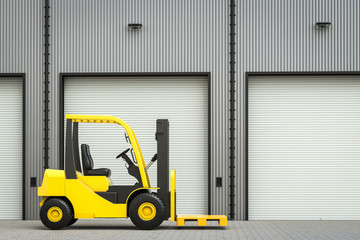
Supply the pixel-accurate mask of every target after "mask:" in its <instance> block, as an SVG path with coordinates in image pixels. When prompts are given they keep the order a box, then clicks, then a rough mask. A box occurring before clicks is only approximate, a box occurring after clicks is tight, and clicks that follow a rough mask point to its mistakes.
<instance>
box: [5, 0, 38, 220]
mask: <svg viewBox="0 0 360 240" xmlns="http://www.w3.org/2000/svg"><path fill="white" fill-rule="evenodd" d="M42 10H43V7H42V1H41V0H32V1H28V0H16V1H13V0H1V1H0V36H1V40H0V73H25V74H26V80H25V81H26V103H25V105H26V106H25V107H26V139H25V141H26V150H25V156H26V163H27V165H26V173H25V179H26V182H25V190H26V205H25V207H26V209H27V211H26V214H25V217H26V219H35V218H38V215H39V207H38V205H39V204H38V203H39V201H38V197H37V189H36V188H30V177H37V183H38V184H39V183H40V181H41V179H40V178H42V165H43V157H42V143H43V142H42V141H43V140H42V123H43V122H42V119H43V118H42V117H43V116H42V106H43V105H42V104H43V102H42V94H43V91H42V89H43V87H42V85H43V82H42V76H43V75H42V72H43V62H42V58H43V54H42V44H43V40H42V37H43V35H42V32H43V23H42V21H43V14H42Z"/></svg>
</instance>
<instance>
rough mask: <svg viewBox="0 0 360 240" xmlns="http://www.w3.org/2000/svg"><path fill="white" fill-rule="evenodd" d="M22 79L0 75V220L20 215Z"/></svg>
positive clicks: (15, 217) (18, 217)
mask: <svg viewBox="0 0 360 240" xmlns="http://www.w3.org/2000/svg"><path fill="white" fill-rule="evenodd" d="M22 120H23V118H22V80H21V79H14V78H11V79H8V78H0V219H21V218H22Z"/></svg>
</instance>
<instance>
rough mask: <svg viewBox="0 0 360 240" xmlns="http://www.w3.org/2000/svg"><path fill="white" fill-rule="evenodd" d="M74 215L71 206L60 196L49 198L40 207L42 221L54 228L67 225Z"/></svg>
mask: <svg viewBox="0 0 360 240" xmlns="http://www.w3.org/2000/svg"><path fill="white" fill-rule="evenodd" d="M73 216H74V214H73V212H72V209H71V206H70V205H69V204H68V203H67V202H66V201H64V200H63V199H60V198H51V199H49V200H47V201H46V202H45V203H44V205H43V206H42V207H41V209H40V219H41V222H42V223H43V224H44V225H45V226H46V227H48V228H50V229H53V230H57V229H61V228H64V227H67V226H68V225H69V223H70V222H71V220H72V219H73Z"/></svg>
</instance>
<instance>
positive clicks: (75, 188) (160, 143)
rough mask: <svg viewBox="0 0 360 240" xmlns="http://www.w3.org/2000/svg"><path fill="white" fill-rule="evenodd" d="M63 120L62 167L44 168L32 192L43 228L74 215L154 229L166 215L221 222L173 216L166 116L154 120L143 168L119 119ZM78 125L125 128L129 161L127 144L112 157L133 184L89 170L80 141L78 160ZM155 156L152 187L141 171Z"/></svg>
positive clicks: (221, 219) (201, 219) (181, 218)
mask: <svg viewBox="0 0 360 240" xmlns="http://www.w3.org/2000/svg"><path fill="white" fill-rule="evenodd" d="M66 119H67V120H66V143H65V149H66V150H65V152H66V153H65V170H55V169H46V170H45V173H44V178H43V182H42V186H41V187H39V188H38V196H41V197H42V200H41V202H40V206H41V209H40V219H41V221H42V223H43V224H44V225H45V226H46V227H48V228H50V229H61V228H64V227H67V226H70V225H72V224H74V223H75V222H76V221H77V219H79V218H127V217H130V219H131V221H132V222H133V223H134V224H135V225H136V226H137V227H138V228H140V229H154V228H157V227H158V226H159V225H160V224H161V223H162V222H163V221H164V220H168V219H169V218H170V220H171V221H176V223H177V225H178V226H182V225H184V224H185V221H197V223H198V225H199V226H206V223H207V221H217V222H218V223H219V225H220V226H226V225H227V217H226V216H224V215H176V202H175V193H176V186H175V184H176V183H175V181H176V174H175V171H174V170H171V172H170V171H169V122H168V120H167V119H158V120H157V121H156V140H157V154H155V155H154V157H153V158H152V159H151V161H150V162H149V164H148V165H147V166H146V165H145V162H144V158H143V156H142V153H141V150H140V146H139V143H138V141H137V139H136V136H135V133H134V131H133V130H132V128H131V127H130V126H129V125H128V124H127V123H125V122H124V121H122V120H121V119H119V118H117V117H112V116H97V115H66ZM79 123H114V124H119V125H121V126H122V127H123V128H124V129H125V131H126V134H125V138H126V139H127V140H129V141H130V144H131V147H132V149H131V152H133V153H134V156H133V160H131V159H130V157H129V156H128V155H127V153H128V152H129V151H130V148H128V149H126V150H124V151H123V152H121V153H120V154H119V155H118V156H117V157H116V158H122V159H123V160H124V161H126V163H127V165H126V167H127V169H128V173H129V174H130V175H131V176H133V177H134V178H135V179H136V180H137V182H136V183H135V184H134V185H112V181H111V179H110V175H111V170H110V169H108V168H100V169H94V168H93V167H94V163H93V159H92V157H91V153H90V147H89V146H88V145H86V144H82V145H81V162H82V164H81V162H80V149H79V137H78V135H79V126H78V124H79ZM156 160H158V163H157V182H158V187H151V186H150V181H149V176H148V173H147V170H148V169H149V167H150V166H151V165H152V164H153V163H154V162H155V161H156ZM81 165H82V166H81ZM169 173H170V175H171V177H170V179H171V182H170V181H169ZM169 182H170V191H169ZM155 191H156V192H155Z"/></svg>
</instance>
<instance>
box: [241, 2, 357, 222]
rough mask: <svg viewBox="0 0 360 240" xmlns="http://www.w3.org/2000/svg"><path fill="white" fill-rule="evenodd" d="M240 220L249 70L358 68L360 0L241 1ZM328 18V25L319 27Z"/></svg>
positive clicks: (243, 203)
mask: <svg viewBox="0 0 360 240" xmlns="http://www.w3.org/2000/svg"><path fill="white" fill-rule="evenodd" d="M236 5H237V6H236V13H237V14H236V24H237V29H236V32H237V33H236V35H237V39H236V46H237V50H236V56H237V61H236V62H237V64H236V68H237V71H236V81H237V96H236V98H237V105H236V109H237V119H238V121H237V123H236V125H237V133H236V134H237V139H238V141H237V149H236V151H237V157H236V159H237V161H236V163H237V166H236V169H237V174H236V177H237V187H236V201H235V202H236V203H237V205H236V215H235V217H236V219H244V218H245V215H244V213H245V201H244V196H245V194H244V193H245V192H244V177H245V173H244V169H245V168H244V160H245V152H244V147H245V146H244V144H245V139H244V135H243V133H244V130H245V129H244V127H245V126H244V106H245V105H244V104H245V89H244V79H245V78H244V77H245V72H262V71H285V72H287V71H360V59H359V51H360V29H359V22H360V17H359V15H360V3H359V1H357V0H349V1H339V0H321V1H320V0H316V1H314V0H306V1H303V0H296V1H286V0H241V1H240V0H238V2H237V4H236ZM319 21H330V22H331V23H332V24H331V26H330V28H329V29H328V30H319V29H316V28H315V23H316V22H319Z"/></svg>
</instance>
